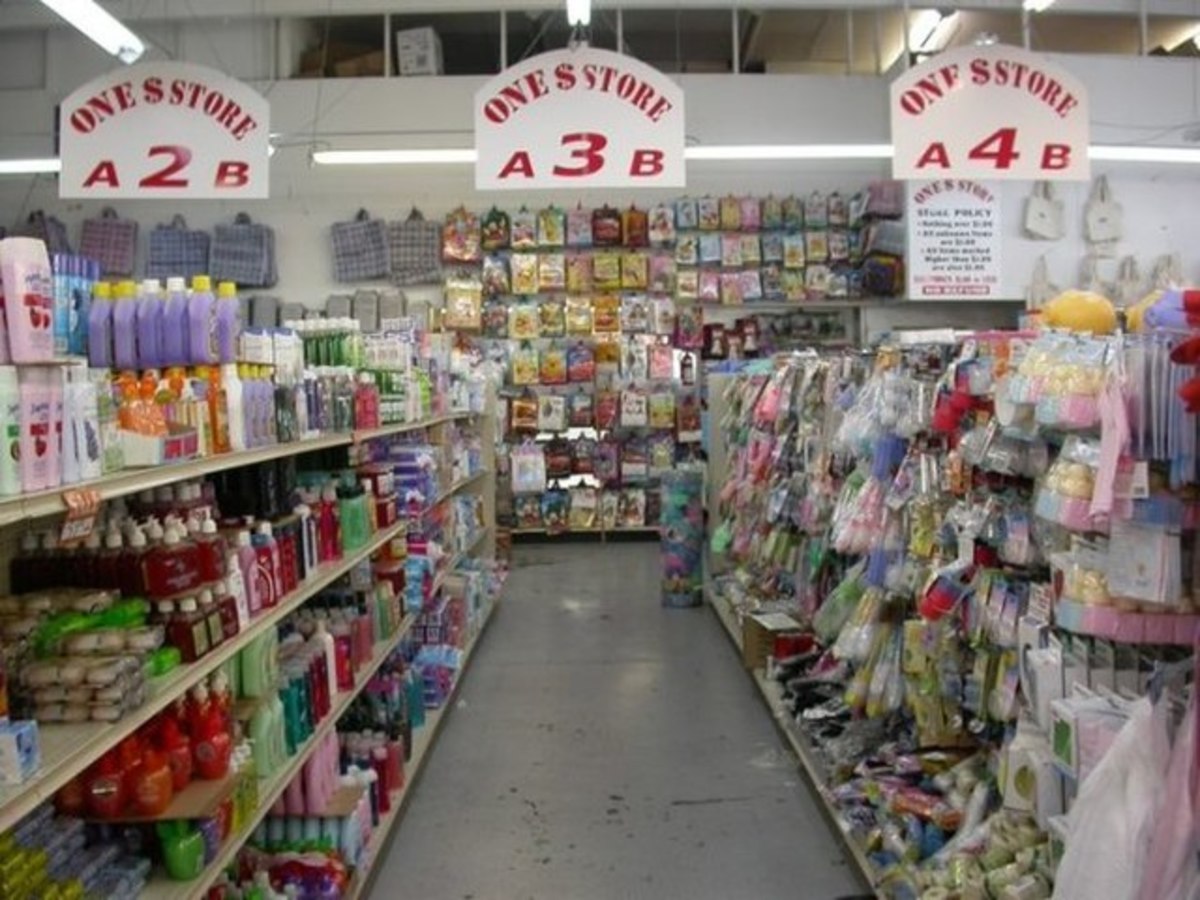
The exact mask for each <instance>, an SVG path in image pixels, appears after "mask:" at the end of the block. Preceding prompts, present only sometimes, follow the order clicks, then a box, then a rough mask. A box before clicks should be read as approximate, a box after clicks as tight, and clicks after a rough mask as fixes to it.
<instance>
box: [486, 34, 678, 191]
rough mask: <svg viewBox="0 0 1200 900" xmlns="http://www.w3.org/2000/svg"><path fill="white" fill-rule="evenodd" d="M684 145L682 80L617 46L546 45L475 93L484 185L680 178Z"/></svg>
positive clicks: (669, 181) (649, 182)
mask: <svg viewBox="0 0 1200 900" xmlns="http://www.w3.org/2000/svg"><path fill="white" fill-rule="evenodd" d="M683 145H684V126H683V90H682V89H681V88H680V87H679V85H677V84H676V83H675V82H674V81H672V80H671V79H670V78H668V77H667V76H666V75H664V74H663V73H662V72H659V71H657V70H656V69H653V68H651V67H650V66H648V65H646V64H645V63H642V62H639V61H638V60H636V59H634V58H632V57H630V56H624V55H622V54H620V53H613V52H612V51H610V50H597V49H594V48H591V47H575V48H567V49H564V50H555V51H553V52H550V53H543V54H541V55H539V56H535V57H533V58H531V59H527V60H525V61H524V62H521V63H519V64H518V65H515V66H512V67H511V68H508V69H505V70H504V71H503V72H501V73H500V74H499V75H497V76H496V77H495V78H493V79H492V80H490V81H489V82H488V83H487V84H485V85H484V86H483V87H482V88H480V90H479V91H478V93H476V94H475V148H476V150H477V152H478V159H477V161H476V163H475V186H476V187H477V188H478V189H480V190H529V189H546V188H572V189H577V188H585V187H586V188H620V187H656V188H664V187H665V188H677V187H683V186H684V183H685V169H684V161H683Z"/></svg>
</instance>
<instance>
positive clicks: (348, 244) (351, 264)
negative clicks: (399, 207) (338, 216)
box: [330, 209, 391, 281]
mask: <svg viewBox="0 0 1200 900" xmlns="http://www.w3.org/2000/svg"><path fill="white" fill-rule="evenodd" d="M330 237H331V240H332V244H333V277H334V279H335V280H337V281H367V280H369V279H372V278H386V277H387V275H388V272H389V271H390V269H391V267H390V265H389V264H388V232H387V224H386V223H385V222H384V221H383V220H382V219H372V218H371V216H370V214H369V213H368V212H367V211H366V210H365V209H360V210H359V211H358V215H356V216H355V217H354V218H353V219H352V220H351V221H349V222H337V223H335V224H334V225H333V227H332V228H330Z"/></svg>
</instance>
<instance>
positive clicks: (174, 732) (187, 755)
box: [159, 704, 193, 791]
mask: <svg viewBox="0 0 1200 900" xmlns="http://www.w3.org/2000/svg"><path fill="white" fill-rule="evenodd" d="M182 715H183V709H182V704H177V706H176V708H175V709H174V710H172V711H170V712H167V713H164V714H163V720H162V727H161V729H160V732H159V745H160V746H161V747H162V750H163V753H165V754H166V756H167V764H168V765H169V766H170V767H171V780H172V784H173V786H174V788H175V790H176V791H182V790H183V789H184V788H185V787H187V785H188V782H190V781H191V780H192V769H193V763H192V741H191V739H190V738H189V737H188V736H187V734H185V733H184V731H183V728H182V727H181V725H180V721H179V718H180V717H181V716H182Z"/></svg>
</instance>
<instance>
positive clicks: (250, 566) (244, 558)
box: [237, 531, 263, 618]
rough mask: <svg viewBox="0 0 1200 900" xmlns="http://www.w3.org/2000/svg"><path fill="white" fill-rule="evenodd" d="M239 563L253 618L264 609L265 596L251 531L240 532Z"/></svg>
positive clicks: (238, 540)
mask: <svg viewBox="0 0 1200 900" xmlns="http://www.w3.org/2000/svg"><path fill="white" fill-rule="evenodd" d="M237 565H238V569H239V570H241V573H242V583H243V585H244V586H245V588H246V606H247V607H248V608H249V610H250V617H251V618H253V617H254V616H257V615H258V614H259V613H260V612H261V611H262V608H263V598H262V594H260V593H259V589H258V578H257V567H258V555H257V554H256V553H255V552H254V547H253V546H251V543H250V532H249V531H239V532H238V536H237Z"/></svg>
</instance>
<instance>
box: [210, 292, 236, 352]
mask: <svg viewBox="0 0 1200 900" xmlns="http://www.w3.org/2000/svg"><path fill="white" fill-rule="evenodd" d="M215 315H216V337H217V359H218V361H219V362H222V363H231V362H236V361H237V344H238V337H240V336H241V333H242V311H241V304H240V303H239V302H238V295H237V285H235V284H234V283H233V282H232V281H222V282H221V283H220V284H218V285H217V303H216V313H215Z"/></svg>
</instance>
